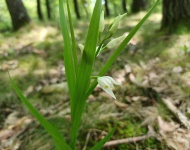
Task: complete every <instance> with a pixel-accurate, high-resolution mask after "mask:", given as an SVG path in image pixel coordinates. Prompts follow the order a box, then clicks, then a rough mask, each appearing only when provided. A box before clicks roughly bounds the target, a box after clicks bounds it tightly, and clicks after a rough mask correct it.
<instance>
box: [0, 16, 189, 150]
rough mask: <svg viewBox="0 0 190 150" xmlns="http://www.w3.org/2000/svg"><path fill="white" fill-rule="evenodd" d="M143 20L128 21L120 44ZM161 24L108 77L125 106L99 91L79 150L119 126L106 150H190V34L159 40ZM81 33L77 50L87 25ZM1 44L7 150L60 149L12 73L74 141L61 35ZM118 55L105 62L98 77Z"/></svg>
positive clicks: (34, 31)
mask: <svg viewBox="0 0 190 150" xmlns="http://www.w3.org/2000/svg"><path fill="white" fill-rule="evenodd" d="M143 15H144V13H140V14H138V15H134V16H129V17H126V19H125V20H124V21H123V22H122V23H121V25H120V29H119V30H118V32H117V34H115V35H114V37H117V36H119V35H122V34H123V33H124V32H129V31H130V29H131V28H132V27H133V26H134V25H135V24H136V23H137V22H138V21H139V20H140V18H142V17H143ZM160 19H161V16H160V15H159V14H153V15H152V16H151V17H150V18H149V20H148V21H147V22H146V23H145V25H143V27H142V28H141V29H140V31H139V32H138V33H137V34H136V35H135V37H134V38H133V39H132V40H131V43H130V44H129V46H128V47H126V49H125V51H123V52H122V54H121V55H120V57H119V58H118V59H117V61H116V63H114V65H113V67H112V69H110V71H109V72H108V73H107V75H111V76H113V77H114V78H115V79H116V80H117V81H118V82H120V83H122V86H121V87H116V88H115V89H114V93H115V94H116V97H117V98H118V99H117V100H116V101H113V100H112V99H111V97H110V96H108V95H107V94H106V93H104V92H103V91H102V90H101V89H100V88H99V87H97V88H96V89H95V91H94V92H93V93H92V95H90V97H89V99H88V101H87V106H86V110H85V114H84V115H83V122H82V125H81V129H80V135H79V141H78V149H83V150H85V149H88V148H89V147H91V146H92V145H93V144H94V143H95V142H97V141H98V140H100V139H101V138H102V137H103V136H105V135H106V133H107V132H108V131H109V130H110V129H111V128H112V127H113V124H114V122H118V127H117V129H116V132H115V133H114V136H113V137H112V139H111V140H117V141H115V142H113V141H112V142H111V143H107V147H105V148H104V149H109V150H117V149H119V150H126V149H129V150H132V149H140V150H142V149H143V150H144V149H147V150H150V149H157V150H160V149H163V150H167V149H176V150H177V149H180V150H185V149H187V150H188V149H189V144H190V143H189V138H190V135H189V132H188V128H189V127H190V123H189V121H188V118H186V116H187V117H189V115H190V109H189V103H188V100H189V96H190V95H189V94H190V86H189V85H190V71H189V70H190V63H189V57H190V43H189V41H190V38H189V36H188V33H184V34H181V35H165V34H163V33H161V32H159V31H158V29H159V26H160V24H159V23H160ZM75 26H76V29H75V31H76V34H77V36H76V38H77V41H78V43H84V39H85V34H84V32H87V31H86V27H87V24H86V23H84V22H83V21H81V22H79V23H76V25H75ZM0 36H1V37H0V46H1V50H0V64H1V67H0V76H1V80H0V107H1V109H0V114H1V115H0V142H1V146H0V149H15V150H16V149H23V150H25V149H27V150H33V149H38V150H44V149H46V150H51V149H53V146H52V145H53V144H52V143H53V142H52V141H51V139H50V137H49V136H48V135H47V133H46V132H45V131H44V130H43V129H42V127H41V126H40V125H39V124H38V123H37V122H35V120H34V118H33V117H31V115H30V113H29V112H28V111H27V110H26V108H25V107H24V106H22V104H21V103H20V101H19V100H18V99H17V97H16V95H15V94H14V92H13V90H12V88H11V87H10V83H9V79H8V74H7V72H6V70H10V74H11V76H12V77H13V78H14V80H15V81H16V83H17V84H18V86H19V87H20V88H21V90H22V91H23V92H24V94H25V95H26V96H27V97H28V99H29V100H30V101H31V102H32V103H33V104H34V105H35V106H36V108H38V109H39V110H40V112H42V113H43V114H44V115H45V116H46V117H47V118H48V120H50V121H51V122H52V123H53V124H55V125H56V126H57V127H58V128H60V130H61V131H62V132H63V134H64V135H65V137H67V138H66V140H69V139H68V135H69V133H68V129H69V128H70V110H69V97H68V89H67V86H66V82H65V81H66V80H65V72H64V63H63V59H62V49H63V42H62V36H61V34H60V30H58V29H57V28H55V27H53V26H46V27H44V26H36V25H33V24H31V25H29V26H27V27H26V28H24V29H22V30H20V31H19V32H17V33H14V34H13V33H4V34H2V35H0ZM112 51H113V50H108V51H106V52H104V53H103V54H102V55H100V56H99V57H98V59H97V61H96V63H95V68H96V70H94V73H93V74H97V73H98V70H99V69H100V68H101V66H103V64H104V62H105V61H106V59H107V58H108V57H109V55H110V54H111V52H112ZM79 55H80V51H79ZM176 107H177V108H176ZM131 137H133V139H131ZM120 139H123V140H120Z"/></svg>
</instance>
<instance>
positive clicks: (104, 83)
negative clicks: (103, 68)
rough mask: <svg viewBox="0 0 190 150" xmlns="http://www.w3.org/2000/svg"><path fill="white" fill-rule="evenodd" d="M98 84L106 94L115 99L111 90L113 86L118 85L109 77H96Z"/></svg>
mask: <svg viewBox="0 0 190 150" xmlns="http://www.w3.org/2000/svg"><path fill="white" fill-rule="evenodd" d="M98 84H99V85H100V87H101V88H102V89H103V90H104V91H105V92H106V93H108V94H109V95H110V96H111V97H113V98H114V99H116V97H115V95H114V94H113V91H112V88H113V87H114V85H120V83H118V82H116V81H115V80H114V79H113V78H112V77H110V76H103V77H98Z"/></svg>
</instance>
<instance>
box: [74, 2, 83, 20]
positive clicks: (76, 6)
mask: <svg viewBox="0 0 190 150" xmlns="http://www.w3.org/2000/svg"><path fill="white" fill-rule="evenodd" d="M73 3H74V7H75V14H76V17H77V19H80V18H81V16H80V12H79V7H78V2H77V0H73Z"/></svg>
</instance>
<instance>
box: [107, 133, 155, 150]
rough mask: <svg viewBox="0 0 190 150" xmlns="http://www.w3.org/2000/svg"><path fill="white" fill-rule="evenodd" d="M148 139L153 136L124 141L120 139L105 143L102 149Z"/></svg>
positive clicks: (148, 135) (147, 135)
mask: <svg viewBox="0 0 190 150" xmlns="http://www.w3.org/2000/svg"><path fill="white" fill-rule="evenodd" d="M150 137H154V135H150V134H146V135H143V136H138V137H132V138H126V139H120V140H113V141H109V142H106V143H105V145H104V147H109V146H114V145H119V144H126V143H132V142H133V143H136V142H139V141H142V140H146V139H148V138H150Z"/></svg>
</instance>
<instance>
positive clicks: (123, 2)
mask: <svg viewBox="0 0 190 150" xmlns="http://www.w3.org/2000/svg"><path fill="white" fill-rule="evenodd" d="M126 5H127V3H126V0H122V8H123V11H124V12H125V13H126V12H127V8H126Z"/></svg>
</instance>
